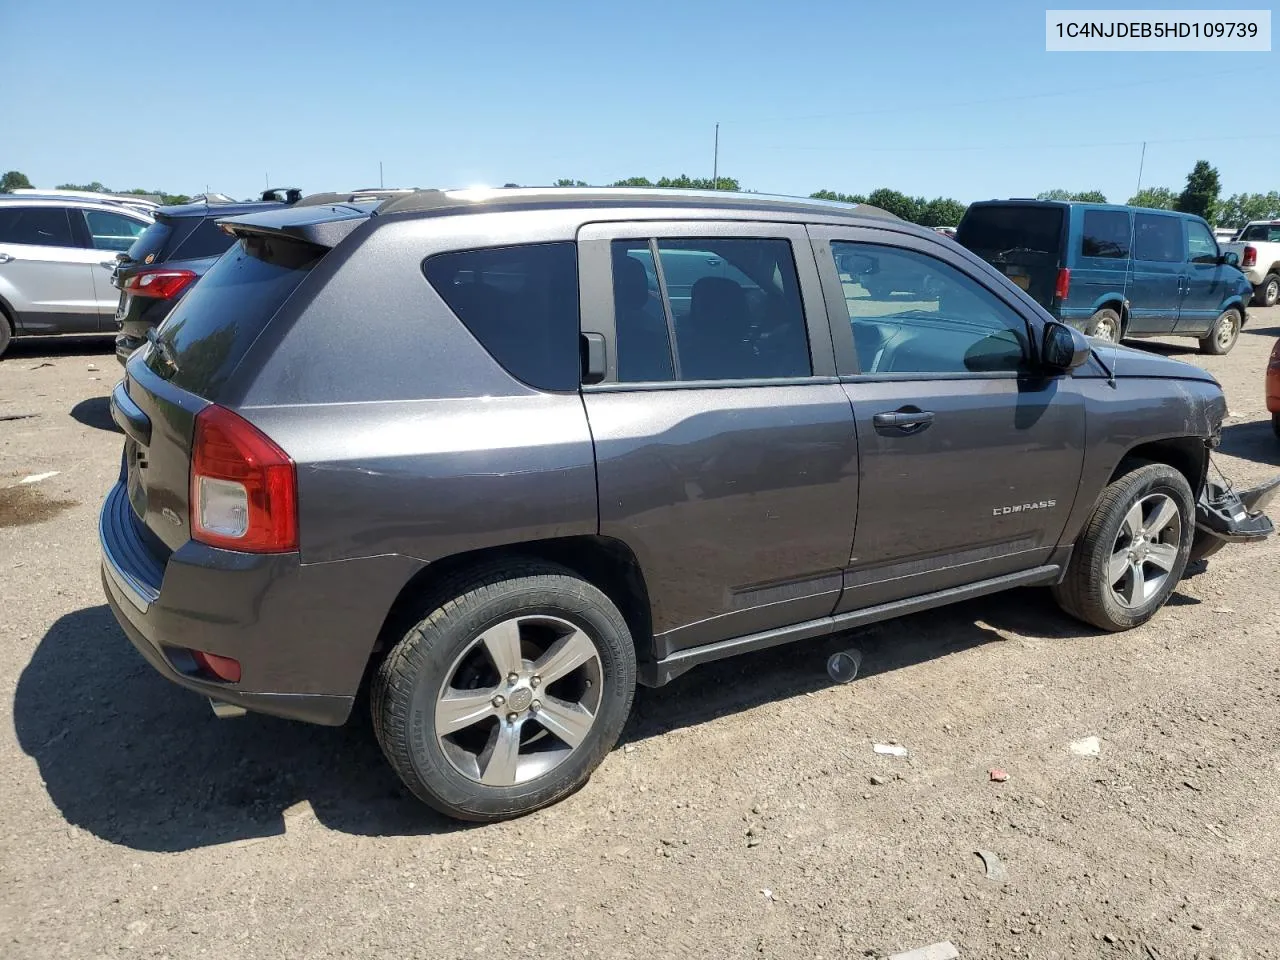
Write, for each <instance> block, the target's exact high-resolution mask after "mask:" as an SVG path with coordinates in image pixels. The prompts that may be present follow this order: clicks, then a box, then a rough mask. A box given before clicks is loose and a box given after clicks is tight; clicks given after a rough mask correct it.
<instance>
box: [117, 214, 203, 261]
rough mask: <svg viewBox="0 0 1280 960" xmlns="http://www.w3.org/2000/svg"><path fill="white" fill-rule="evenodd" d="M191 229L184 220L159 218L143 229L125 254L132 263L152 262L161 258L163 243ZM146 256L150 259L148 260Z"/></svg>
mask: <svg viewBox="0 0 1280 960" xmlns="http://www.w3.org/2000/svg"><path fill="white" fill-rule="evenodd" d="M190 229H191V225H190V223H188V222H187V221H185V220H169V219H167V218H165V219H159V220H157V221H156V222H155V223H153V224H151V226H149V227H147V229H145V230H143V231H142V233H141V234H140V235H139V236H138V239H137V240H135V241H133V246H131V247H130V248H129V253H128V254H127V256H128V257H129V259H130V260H132V261H133V262H134V263H154V262H155V261H156V260H163V259H164V258H163V257H162V256H161V254H162V253H163V252H164V249H165V245H166V244H168V243H170V241H171V240H173V239H181V237H183V236H185V235H186V231H188V230H190ZM147 257H150V258H151V259H150V260H148V259H147Z"/></svg>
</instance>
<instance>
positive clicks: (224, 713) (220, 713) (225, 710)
mask: <svg viewBox="0 0 1280 960" xmlns="http://www.w3.org/2000/svg"><path fill="white" fill-rule="evenodd" d="M209 706H211V707H213V715H214V716H215V717H217V718H218V719H219V720H229V719H231V718H232V717H243V716H244V715H245V714H246V713H248V712H249V711H248V710H246V709H245V708H244V707H238V706H236V705H235V704H234V703H227V702H226V701H225V700H215V699H213V697H210V698H209Z"/></svg>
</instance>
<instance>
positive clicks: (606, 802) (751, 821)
mask: <svg viewBox="0 0 1280 960" xmlns="http://www.w3.org/2000/svg"><path fill="white" fill-rule="evenodd" d="M1277 334H1280V309H1277V310H1271V311H1263V310H1255V311H1254V312H1253V317H1252V321H1251V323H1250V325H1249V327H1247V328H1246V330H1245V332H1244V334H1243V335H1242V337H1241V341H1240V343H1239V345H1238V346H1237V347H1236V349H1235V351H1234V352H1233V353H1232V354H1231V355H1230V356H1228V357H1226V358H1200V357H1198V356H1196V355H1195V354H1194V353H1193V349H1194V344H1193V343H1190V342H1177V343H1176V345H1173V346H1161V345H1153V346H1152V347H1151V349H1160V350H1163V351H1166V352H1170V353H1174V354H1177V355H1179V356H1185V357H1186V358H1187V359H1191V360H1193V361H1194V362H1197V363H1203V364H1204V365H1205V366H1207V367H1208V368H1209V369H1210V370H1212V371H1213V372H1214V373H1215V374H1216V375H1217V376H1218V377H1219V378H1220V379H1221V381H1222V382H1223V384H1224V386H1225V388H1226V391H1227V396H1228V398H1229V400H1230V404H1231V412H1232V416H1231V419H1230V420H1229V421H1228V426H1227V428H1226V430H1225V439H1224V455H1223V456H1221V457H1220V458H1219V462H1220V464H1221V466H1222V468H1223V469H1224V470H1225V471H1226V472H1227V473H1228V475H1230V476H1232V477H1233V478H1235V479H1236V480H1238V481H1248V480H1254V479H1261V478H1263V477H1266V476H1268V475H1269V474H1270V473H1271V472H1272V471H1274V470H1275V469H1277V467H1276V464H1280V444H1277V442H1276V441H1275V439H1274V438H1273V436H1272V433H1271V426H1270V424H1269V422H1268V418H1267V415H1266V412H1265V410H1264V408H1263V403H1262V381H1263V370H1264V368H1265V365H1266V359H1267V354H1268V351H1269V350H1270V348H1271V344H1272V342H1273V341H1274V339H1275V337H1276V335H1277ZM118 376H119V370H118V367H117V365H116V362H115V360H114V358H113V357H112V356H111V354H110V352H109V347H108V346H107V345H106V344H104V343H101V342H99V343H88V344H86V343H78V344H66V343H59V344H49V343H26V344H20V345H19V346H17V347H15V348H14V349H13V351H12V352H11V354H10V355H9V356H8V357H7V358H6V359H5V360H4V361H3V363H2V364H0V418H11V417H15V416H18V415H24V414H33V415H34V416H32V417H30V418H28V419H0V488H3V489H0V712H2V713H3V714H4V715H5V716H4V722H3V724H2V726H3V729H2V730H0V956H3V957H5V958H8V960H22V958H41V960H47V958H57V957H68V958H77V960H80V958H99V957H118V956H138V957H173V958H179V957H183V958H185V957H199V956H209V957H218V958H219V960H236V958H242V957H244V958H248V957H262V958H272V960H277V958H280V957H303V956H306V957H321V956H334V957H382V956H387V957H397V958H406V957H423V958H427V957H430V958H448V957H476V956H487V957H496V956H504V957H512V956H520V957H538V956H564V957H570V956H572V957H637V958H641V957H643V958H653V957H668V956H673V957H674V956H681V957H683V956H700V957H708V958H721V957H757V956H760V957H785V958H805V960H814V958H818V957H824V958H827V960H831V958H836V957H862V956H868V957H870V956H884V955H887V954H890V953H893V952H895V951H900V950H907V949H909V948H912V947H919V946H923V945H926V944H930V943H933V942H935V941H941V940H950V941H952V942H953V943H954V944H955V945H956V946H957V947H959V949H960V950H961V955H962V956H963V957H964V958H966V960H972V958H978V957H1014V956H1018V957H1064V958H1080V957H1137V958H1141V960H1171V958H1184V957H1185V958H1190V957H1200V958H1208V957H1219V958H1224V960H1225V958H1246V957H1247V958H1256V957H1280V749H1278V747H1277V744H1280V721H1278V720H1277V716H1278V715H1280V660H1278V659H1277V657H1276V639H1277V634H1280V624H1278V623H1277V621H1276V619H1275V616H1274V614H1275V610H1276V601H1277V598H1278V597H1280V587H1278V586H1277V577H1276V574H1277V569H1278V568H1280V541H1272V542H1269V543H1267V544H1265V545H1261V546H1256V547H1235V548H1229V549H1228V550H1226V551H1223V552H1222V553H1220V554H1219V555H1218V556H1217V557H1215V558H1214V559H1213V561H1211V562H1210V564H1209V566H1208V568H1207V570H1201V571H1199V572H1193V574H1192V575H1190V576H1189V577H1188V578H1187V579H1186V580H1185V581H1184V582H1183V583H1182V585H1181V587H1180V588H1179V591H1178V592H1177V593H1176V594H1175V596H1174V599H1173V602H1172V604H1171V606H1170V607H1169V608H1168V609H1167V610H1166V611H1164V612H1163V613H1162V614H1161V615H1160V616H1159V617H1158V618H1157V619H1156V620H1155V621H1154V622H1152V623H1151V624H1148V625H1147V626H1146V627H1144V628H1142V629H1140V630H1137V631H1134V632H1132V633H1130V634H1127V635H1124V636H1119V637H1114V636H1099V635H1097V634H1096V633H1094V632H1092V631H1090V630H1088V629H1085V628H1082V627H1081V626H1080V625H1079V624H1078V623H1076V622H1074V621H1072V620H1069V619H1067V618H1066V617H1064V616H1063V615H1061V614H1059V613H1058V612H1057V611H1056V609H1055V608H1054V607H1053V606H1052V604H1051V602H1050V601H1049V600H1048V598H1047V596H1046V595H1045V594H1044V593H1043V592H1041V591H1023V592H1020V593H1016V594H1008V595H1005V596H999V597H994V598H989V599H987V600H983V601H980V602H974V603H969V604H965V605H963V606H960V607H955V608H951V609H948V610H943V611H937V612H934V613H931V614H927V615H921V616H916V617H912V618H910V619H906V620H901V621H898V622H895V623H891V624H885V625H883V626H881V627H879V628H876V629H873V630H870V631H863V632H862V633H860V634H858V635H856V641H857V642H858V643H860V644H861V645H863V646H864V648H865V650H866V662H865V664H864V676H863V677H862V678H860V679H859V680H858V681H857V682H856V683H855V684H853V685H851V686H832V685H831V684H830V682H829V681H828V680H827V677H826V674H825V671H824V660H825V657H826V656H827V654H828V653H830V652H832V651H833V650H836V649H840V648H841V647H842V646H848V645H850V643H851V642H853V640H854V639H855V637H853V636H850V635H846V636H845V637H843V638H833V639H831V640H828V641H823V642H815V643H812V644H810V645H807V646H800V647H795V648H786V649H783V650H780V651H775V652H772V653H768V654H761V655H755V656H751V657H746V658H741V659H738V660H735V661H729V662H726V663H723V664H720V665H717V666H714V667H707V668H703V669H701V670H697V671H694V672H693V673H691V674H688V675H686V676H685V677H683V678H681V679H680V680H679V681H677V682H676V683H674V684H672V685H671V686H669V687H667V688H665V689H662V690H658V691H652V690H648V691H646V690H642V691H641V692H640V694H639V696H638V699H637V710H636V716H635V717H634V719H633V722H632V724H631V725H630V727H629V729H628V731H627V733H626V734H625V736H624V745H623V746H619V748H618V749H617V750H615V751H614V752H613V754H612V755H611V756H610V757H609V758H608V759H607V761H606V762H605V764H604V765H603V767H602V768H601V769H600V770H599V772H598V773H597V774H596V775H595V777H594V778H593V780H592V781H591V783H590V784H588V786H587V787H586V788H585V789H584V790H583V791H581V792H580V793H579V794H578V795H576V796H575V797H573V798H571V799H570V800H568V801H567V802H565V803H562V804H560V805H559V806H557V807H555V808H554V809H551V810H547V811H545V812H543V813H539V814H535V815H533V816H530V817H527V818H525V819H523V820H520V821H517V822H514V823H509V824H504V825H499V826H488V827H479V828H470V829H468V828H459V827H458V826H456V825H453V824H450V823H447V822H445V821H443V820H441V819H439V818H437V817H435V816H434V815H433V814H431V813H429V812H428V811H426V810H425V809H422V808H420V807H418V806H417V805H416V804H415V803H414V802H413V801H412V800H410V799H409V798H408V797H407V795H406V793H405V792H404V791H403V790H402V789H401V788H400V786H399V784H398V782H397V781H396V780H395V779H394V777H393V775H392V774H391V773H390V772H389V770H388V769H387V768H386V767H385V766H384V764H383V762H382V760H381V757H380V755H379V754H378V752H377V748H376V746H375V744H374V742H373V739H372V736H371V733H370V731H369V727H368V724H367V722H365V721H364V720H363V718H361V720H360V721H359V722H356V723H353V724H352V725H350V726H349V727H347V728H344V729H324V728H315V727H308V726H304V725H301V724H293V723H289V722H285V721H278V720H273V719H270V718H264V717H254V716H249V717H245V718H243V719H239V720H234V721H217V720H215V719H214V718H213V716H212V715H211V714H210V712H209V709H208V706H207V705H206V703H205V702H204V701H203V700H201V699H200V698H199V697H197V696H195V695H193V694H189V693H186V692H183V691H181V690H179V689H177V688H174V687H171V686H170V685H169V684H168V683H166V682H165V681H163V680H162V679H160V678H159V677H158V676H157V675H155V674H154V673H153V672H152V671H151V669H150V668H148V667H147V666H146V665H145V664H144V663H143V661H142V659H141V658H140V657H139V656H137V655H136V654H135V653H134V651H133V650H132V649H131V648H130V647H129V645H128V643H127V641H126V640H125V638H124V636H123V635H122V633H121V632H120V630H119V629H118V628H117V627H116V625H115V623H114V621H113V619H112V617H111V615H110V613H109V612H108V610H107V607H106V606H105V605H104V603H103V599H102V590H101V586H100V584H99V580H98V564H97V542H96V534H95V520H96V512H97V508H98V504H99V503H100V501H101V498H102V496H103V494H104V493H105V491H106V490H107V489H108V487H109V485H110V483H111V482H112V480H113V478H114V476H115V473H116V470H117V467H118V463H119V448H120V438H119V435H118V434H117V433H115V432H114V430H113V429H112V425H111V423H110V418H109V416H108V413H107V405H106V395H107V393H108V391H109V389H110V387H111V386H112V384H113V383H114V382H115V380H116V379H117V378H118ZM50 471H58V472H57V474H56V476H52V477H49V478H47V479H44V480H40V481H38V482H34V483H30V484H25V485H16V484H17V481H18V480H19V479H21V478H23V477H26V476H29V475H33V474H40V473H46V472H50ZM1089 736H1096V737H1098V738H1100V743H1101V750H1100V755H1099V756H1097V757H1081V756H1077V755H1075V754H1073V753H1072V751H1071V750H1070V749H1069V745H1070V744H1071V743H1072V742H1073V741H1076V740H1079V739H1081V738H1084V737H1089ZM889 741H897V742H899V743H901V744H903V745H905V746H906V747H907V748H908V749H909V750H910V756H909V757H908V758H906V759H895V758H892V757H883V756H878V755H876V754H874V753H873V752H872V743H873V742H889ZM992 767H1000V768H1003V769H1004V770H1006V771H1007V772H1008V782H1006V783H993V782H990V779H989V777H988V770H989V768H992ZM873 777H874V778H876V780H877V781H883V782H873V780H872V778H873ZM979 849H983V850H989V851H993V852H995V853H996V854H998V856H999V857H1000V859H1001V861H1002V862H1003V865H1004V868H1005V870H1006V872H1007V876H1006V877H1005V879H1003V880H991V879H988V878H987V877H986V875H985V874H984V869H983V863H982V861H981V860H980V859H979V858H978V857H977V856H976V855H975V851H976V850H979Z"/></svg>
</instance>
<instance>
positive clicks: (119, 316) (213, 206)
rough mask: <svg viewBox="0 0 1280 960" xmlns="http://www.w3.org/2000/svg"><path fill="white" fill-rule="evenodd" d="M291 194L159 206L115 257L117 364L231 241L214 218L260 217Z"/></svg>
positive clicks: (293, 194) (294, 196) (293, 197)
mask: <svg viewBox="0 0 1280 960" xmlns="http://www.w3.org/2000/svg"><path fill="white" fill-rule="evenodd" d="M300 197H301V192H300V191H298V190H296V189H288V190H266V191H264V192H263V194H262V197H261V198H260V199H258V200H256V201H247V202H245V203H208V202H204V201H201V202H199V203H187V204H183V205H181V206H176V207H160V208H159V210H158V211H157V212H156V219H155V223H153V224H152V225H151V226H149V227H148V228H147V229H146V230H145V231H144V232H143V233H142V235H141V236H139V237H138V239H137V240H135V241H134V242H133V245H132V246H131V247H129V250H128V252H127V253H122V254H120V255H119V256H118V257H117V263H116V266H115V269H114V270H113V271H112V274H111V282H112V284H113V285H114V286H115V287H117V288H118V289H119V291H120V299H119V302H118V303H117V305H116V318H115V319H116V327H117V329H118V330H119V333H117V334H116V359H118V360H119V361H120V362H121V363H124V362H125V361H126V360H128V359H129V357H130V355H131V354H132V353H133V351H135V350H137V349H138V347H140V346H142V345H143V344H144V343H145V342H146V339H147V331H148V330H151V329H153V328H155V327H158V326H159V325H160V323H161V321H163V320H164V318H165V317H167V316H168V315H169V311H170V310H172V309H173V306H174V304H176V303H177V302H178V301H179V300H180V299H181V298H182V295H183V294H184V293H186V292H187V290H189V289H190V288H191V285H192V284H193V283H195V282H196V281H197V280H198V279H200V277H202V276H204V273H205V271H206V270H208V269H209V268H210V267H211V266H213V264H214V262H215V261H216V260H217V259H218V257H220V256H222V255H223V254H224V253H226V252H227V250H228V248H230V246H231V245H232V244H233V243H234V242H235V238H234V237H232V236H231V235H230V234H228V233H225V232H224V231H223V230H221V229H220V228H219V227H218V218H219V217H229V216H236V215H241V214H247V213H262V212H264V211H267V210H274V209H278V208H280V207H285V206H289V205H290V204H292V203H296V202H297V201H298V199H300Z"/></svg>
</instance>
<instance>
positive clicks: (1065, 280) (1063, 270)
mask: <svg viewBox="0 0 1280 960" xmlns="http://www.w3.org/2000/svg"><path fill="white" fill-rule="evenodd" d="M1070 292H1071V270H1070V269H1069V268H1067V267H1059V268H1058V282H1057V283H1055V284H1054V285H1053V295H1054V297H1055V298H1056V299H1057V301H1058V302H1059V303H1061V302H1062V301H1064V300H1066V299H1067V294H1068V293H1070Z"/></svg>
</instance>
